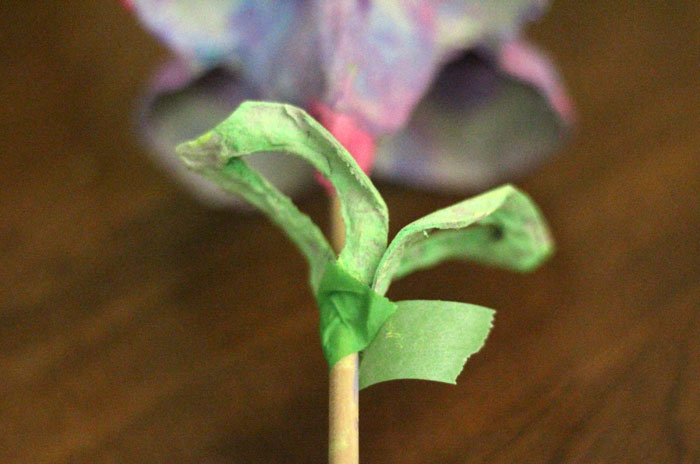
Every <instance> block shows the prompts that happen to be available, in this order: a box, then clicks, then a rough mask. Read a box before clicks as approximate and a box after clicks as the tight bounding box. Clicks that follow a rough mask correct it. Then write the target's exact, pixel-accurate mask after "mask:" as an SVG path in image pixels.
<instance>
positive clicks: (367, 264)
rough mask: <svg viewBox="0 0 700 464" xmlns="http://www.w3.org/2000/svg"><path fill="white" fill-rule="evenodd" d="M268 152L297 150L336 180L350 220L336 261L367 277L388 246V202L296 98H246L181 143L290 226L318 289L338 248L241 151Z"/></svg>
mask: <svg viewBox="0 0 700 464" xmlns="http://www.w3.org/2000/svg"><path fill="white" fill-rule="evenodd" d="M265 152H278V153H281V154H288V155H293V156H298V157H300V158H302V159H304V160H306V161H307V162H309V163H310V164H311V165H313V167H314V168H316V169H317V170H318V171H319V172H321V174H323V175H324V176H325V177H326V178H327V179H328V180H329V181H330V182H331V183H332V184H333V186H334V187H335V189H336V191H337V192H338V196H339V198H340V201H341V213H342V216H343V220H344V222H345V227H346V234H345V236H346V243H345V248H344V249H343V251H342V252H341V254H340V257H339V258H338V262H339V264H340V265H341V266H343V267H344V268H345V269H346V270H347V271H348V272H350V273H351V274H353V275H354V276H356V277H357V278H359V279H360V280H361V281H363V282H365V283H369V282H370V281H371V279H372V277H373V275H374V269H375V268H376V265H377V263H378V262H379V259H380V258H381V256H382V254H383V253H384V250H385V248H386V242H387V233H388V214H387V211H386V205H385V203H384V200H383V199H382V197H381V196H380V195H379V193H378V192H377V190H376V189H375V188H374V185H373V184H372V183H371V181H370V180H369V178H368V177H367V176H366V175H365V174H364V173H363V172H362V170H361V169H360V168H359V167H358V166H357V163H356V162H355V160H354V159H353V158H352V156H350V154H349V153H348V152H347V151H346V150H345V149H344V148H343V147H342V145H340V143H338V142H337V141H336V140H335V138H333V136H332V135H331V134H330V133H329V132H328V131H326V130H325V129H324V128H323V127H322V126H321V125H320V124H319V123H317V122H316V121H315V120H314V119H313V118H312V117H311V116H309V115H308V114H307V113H306V112H304V111H303V110H301V109H299V108H296V107H294V106H291V105H284V104H278V103H264V102H245V103H243V104H241V105H240V106H239V107H238V109H237V110H236V111H234V113H233V114H232V115H231V116H229V117H228V119H226V120H225V121H224V122H222V123H221V124H219V125H218V126H216V127H215V128H214V129H213V130H211V131H210V132H208V133H206V134H204V135H203V136H201V137H199V138H198V139H196V140H194V141H191V142H187V143H184V144H181V145H180V146H178V148H177V153H178V155H179V156H180V157H181V158H182V160H183V161H184V162H185V164H186V165H187V166H188V167H189V168H190V169H193V170H194V171H197V172H199V173H200V174H202V175H203V176H205V177H207V178H209V179H210V180H212V181H214V182H215V183H217V184H218V185H219V186H221V187H222V188H223V189H225V190H227V191H229V192H232V193H235V194H238V195H241V196H242V197H244V198H245V199H246V200H247V201H249V202H250V203H252V204H253V205H254V206H256V207H257V208H259V209H261V210H262V211H263V212H264V213H265V214H266V215H267V216H268V217H269V218H270V219H271V220H272V221H274V222H275V223H276V224H277V225H279V226H280V227H281V228H282V229H283V230H284V231H285V233H286V234H287V235H288V236H289V237H290V239H291V240H292V241H293V242H294V243H295V244H296V245H297V246H298V247H299V249H300V250H301V252H302V253H303V254H304V256H305V257H306V258H307V260H308V261H309V265H310V267H311V276H310V281H311V287H312V289H313V290H314V292H315V291H316V289H317V288H318V284H319V282H320V279H321V276H322V274H323V272H324V270H325V267H326V264H327V263H328V262H329V261H334V258H335V254H334V253H333V251H332V249H331V247H330V245H329V244H328V242H327V240H326V239H325V237H324V236H323V234H322V233H321V231H320V230H319V229H318V227H317V226H316V225H315V224H314V223H313V222H312V221H311V220H310V219H309V218H308V217H307V216H306V215H305V214H303V213H301V212H300V211H299V210H298V209H297V208H296V206H294V204H293V203H292V202H291V200H290V199H289V198H288V197H287V196H286V195H284V194H282V193H281V192H280V191H279V190H278V189H277V188H276V187H275V186H274V185H272V184H270V183H269V182H268V181H267V180H266V179H264V178H263V177H261V176H260V175H259V174H258V173H257V172H255V171H254V170H253V169H251V168H250V167H248V165H247V164H246V163H245V162H244V161H243V160H242V159H241V158H242V157H244V156H251V155H255V154H257V153H265Z"/></svg>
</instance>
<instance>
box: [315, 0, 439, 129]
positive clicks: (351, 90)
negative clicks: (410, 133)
mask: <svg viewBox="0 0 700 464" xmlns="http://www.w3.org/2000/svg"><path fill="white" fill-rule="evenodd" d="M319 4H320V5H319V8H320V12H321V17H320V19H319V21H320V23H319V27H320V31H321V48H322V57H323V68H324V71H325V74H326V82H327V94H326V96H325V98H324V100H325V102H326V104H328V105H329V106H330V107H332V108H333V110H334V111H336V112H339V113H343V114H347V115H349V116H351V117H353V118H355V119H357V120H358V121H360V122H361V123H363V124H366V125H367V127H368V128H369V129H371V130H372V131H374V132H375V133H386V132H390V131H393V130H395V129H397V128H398V127H401V125H403V123H404V122H405V121H406V119H407V118H408V116H409V114H410V112H411V109H412V108H413V105H414V104H415V102H416V101H417V100H418V98H420V96H421V95H422V94H423V92H424V91H425V89H426V88H427V86H428V84H429V82H430V80H431V79H432V77H433V74H434V72H435V67H436V66H437V51H436V49H435V44H434V40H433V32H434V31H433V28H434V24H433V20H432V15H431V11H432V7H431V6H428V4H427V3H424V2H417V1H415V0H410V1H404V2H394V1H385V2H369V1H357V0H338V1H326V2H319Z"/></svg>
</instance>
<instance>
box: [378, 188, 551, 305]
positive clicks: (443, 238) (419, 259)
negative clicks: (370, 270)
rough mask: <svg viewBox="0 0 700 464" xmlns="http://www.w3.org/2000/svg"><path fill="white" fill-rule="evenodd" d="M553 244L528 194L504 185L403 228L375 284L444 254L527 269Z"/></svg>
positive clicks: (385, 284) (382, 286)
mask: <svg viewBox="0 0 700 464" xmlns="http://www.w3.org/2000/svg"><path fill="white" fill-rule="evenodd" d="M553 250H554V246H553V242H552V239H551V236H550V234H549V231H548V230H547V227H546V225H545V222H544V218H543V217H542V214H541V213H540V212H539V210H538V209H537V207H536V206H535V204H534V203H533V202H532V200H530V198H529V197H528V196H527V195H526V194H524V193H523V192H521V191H520V190H518V189H516V188H515V187H513V186H512V185H504V186H502V187H498V188H496V189H493V190H491V191H489V192H486V193H484V194H481V195H479V196H476V197H474V198H470V199H468V200H465V201H462V202H460V203H457V204H456V205H452V206H450V207H447V208H444V209H441V210H439V211H436V212H434V213H431V214H429V215H427V216H425V217H423V218H421V219H419V220H417V221H415V222H413V223H411V224H409V225H407V226H406V227H404V228H403V229H401V230H400V231H399V233H398V234H396V237H395V238H394V240H392V242H391V244H390V245H389V248H388V249H387V251H386V253H384V256H383V257H382V260H381V262H380V263H379V266H378V267H377V272H376V275H375V277H374V283H373V287H374V290H375V291H376V292H377V293H379V294H380V295H383V294H384V293H386V291H387V289H388V288H389V285H390V283H391V280H392V279H393V278H398V277H402V276H404V275H407V274H410V273H411V272H414V271H416V270H419V269H423V268H426V267H429V266H432V265H435V264H437V263H439V262H441V261H444V260H447V259H463V260H472V261H476V262H479V263H483V264H489V265H493V266H498V267H502V268H505V269H510V270H517V271H521V272H526V271H530V270H533V269H535V268H537V267H538V266H539V265H540V264H541V263H542V262H544V261H545V260H546V259H547V258H548V257H549V256H550V255H551V254H552V252H553Z"/></svg>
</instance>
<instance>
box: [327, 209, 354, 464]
mask: <svg viewBox="0 0 700 464" xmlns="http://www.w3.org/2000/svg"><path fill="white" fill-rule="evenodd" d="M331 241H332V242H333V247H334V248H335V249H336V251H340V250H341V249H342V248H343V244H344V243H345V224H344V223H343V218H342V215H341V213H340V200H338V196H337V195H331ZM328 395H329V401H328V419H329V423H328V463H329V464H358V463H359V462H360V447H359V427H358V425H359V424H358V421H359V402H358V356H357V353H355V354H351V355H349V356H346V357H344V358H343V359H341V360H340V361H338V362H337V363H336V365H335V366H333V369H331V372H330V377H329V388H328Z"/></svg>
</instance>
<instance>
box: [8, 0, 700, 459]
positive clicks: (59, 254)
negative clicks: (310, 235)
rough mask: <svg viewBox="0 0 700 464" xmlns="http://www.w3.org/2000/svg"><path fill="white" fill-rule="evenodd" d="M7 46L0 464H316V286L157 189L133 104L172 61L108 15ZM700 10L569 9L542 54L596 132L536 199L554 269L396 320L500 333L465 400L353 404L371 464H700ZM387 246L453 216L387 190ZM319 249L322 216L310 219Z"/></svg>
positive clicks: (271, 243)
mask: <svg viewBox="0 0 700 464" xmlns="http://www.w3.org/2000/svg"><path fill="white" fill-rule="evenodd" d="M7 3H8V5H6V6H5V8H3V15H2V16H1V19H0V22H1V23H2V28H0V31H1V32H0V34H1V36H2V43H3V51H2V53H0V63H1V64H2V70H3V72H2V79H0V95H2V99H1V101H2V111H1V112H0V125H1V126H2V131H1V132H0V153H2V156H1V157H0V168H1V169H0V176H1V177H0V179H1V181H2V189H0V217H1V218H2V220H1V221H0V283H1V284H0V302H2V303H1V306H0V424H1V425H0V462H2V463H10V464H12V463H18V464H19V463H22V464H26V463H180V462H182V463H216V464H218V463H268V462H269V463H272V462H275V463H280V462H284V463H308V462H317V463H321V462H324V460H325V455H326V451H325V447H326V431H325V427H326V414H327V413H326V387H327V381H326V367H325V364H324V362H323V359H322V356H321V353H320V350H319V344H318V342H317V321H316V317H317V316H316V313H315V309H314V306H313V302H312V300H311V297H310V295H309V292H308V290H307V288H306V280H305V277H304V275H305V272H306V270H305V264H304V262H303V261H302V259H301V257H300V256H299V254H298V253H297V252H296V251H295V250H294V249H293V247H291V246H288V244H287V243H286V242H285V239H284V238H283V237H282V236H281V234H280V233H279V232H278V231H277V230H276V229H275V228H274V227H273V226H271V225H269V224H268V223H267V222H266V221H265V220H263V219H262V218H260V217H258V216H244V215H237V214H231V213H229V212H225V211H209V210H206V209H204V208H202V207H201V206H199V205H198V204H196V203H195V202H194V201H193V200H191V199H190V198H189V197H188V196H187V195H186V194H184V193H183V192H181V191H180V190H179V188H178V187H177V186H175V185H174V184H173V183H172V181H171V180H170V179H168V178H167V177H166V176H165V175H164V174H163V173H161V172H160V171H159V170H158V169H157V168H155V167H154V166H153V165H152V164H151V162H150V161H149V159H148V157H147V156H146V153H145V152H144V150H143V149H142V147H141V146H140V145H139V144H138V142H137V140H136V139H135V137H134V135H133V131H132V122H131V121H132V114H133V109H134V102H135V101H136V98H137V96H138V94H139V92H140V90H141V88H142V85H143V83H144V82H145V81H146V79H147V78H148V76H149V74H150V72H151V70H152V69H153V67H154V66H155V64H156V63H158V62H160V61H161V60H162V59H163V58H164V56H165V51H164V50H163V49H162V48H160V47H159V46H158V45H157V44H156V43H155V42H154V41H153V39H151V38H150V37H149V36H148V35H147V34H146V33H144V32H143V31H142V30H141V29H140V28H139V27H138V25H136V24H135V22H134V21H133V19H132V18H131V17H129V15H128V14H127V13H126V12H124V11H122V10H121V9H120V7H119V6H118V5H117V4H116V2H109V1H96V0H89V1H75V0H73V1H65V2H54V3H50V2H7ZM699 10H700V8H699V7H698V3H697V2H695V1H676V2H660V1H654V2H636V1H631V0H628V1H620V2H607V1H603V0H595V1H587V2H563V1H562V2H558V3H556V4H555V5H554V7H553V9H552V11H551V14H549V15H548V16H547V17H546V19H545V20H544V21H543V22H541V23H539V24H538V25H536V26H534V27H532V28H531V30H530V35H531V36H532V37H533V39H534V40H535V41H536V42H538V43H539V44H541V45H542V46H544V47H546V48H547V49H548V50H549V51H550V53H551V55H552V56H553V57H554V59H555V60H556V61H557V63H558V64H559V65H560V68H561V70H562V73H563V74H564V75H565V76H566V78H567V82H568V85H569V88H570V91H571V94H572V96H573V98H574V100H575V101H576V103H577V106H578V111H579V119H580V121H579V124H578V129H577V133H576V135H575V137H574V139H573V140H572V141H571V143H570V144H569V145H568V147H567V148H566V149H565V150H563V152H562V153H561V155H560V156H559V157H558V158H556V159H555V160H553V161H551V162H549V163H548V164H546V165H545V166H544V167H543V168H541V169H539V170H538V171H537V172H536V173H533V174H531V175H530V176H528V177H527V178H526V179H523V180H522V182H521V185H522V186H523V187H524V188H525V189H526V190H527V191H528V192H530V193H531V195H532V196H533V197H534V198H535V199H536V200H537V202H538V203H539V204H540V205H542V209H543V210H544V212H545V214H546V216H547V217H548V218H549V220H550V222H551V224H552V227H553V230H554V234H555V236H556V238H557V241H558V253H557V255H556V257H555V258H554V259H553V260H552V261H551V263H549V264H548V265H547V266H546V267H544V268H543V269H542V270H540V271H538V272H537V273H535V274H533V275H528V276H520V275H511V274H508V273H505V272H499V271H495V270H489V269H483V268H479V267H476V266H469V265H464V264H446V265H442V266H440V267H438V268H437V269H436V270H434V271H432V272H430V273H424V274H420V275H415V276H412V277H410V278H407V279H405V280H403V281H400V282H398V283H397V284H396V285H395V286H394V287H393V288H392V290H391V295H392V296H393V297H394V298H404V299H405V298H442V299H453V300H457V301H468V302H473V303H477V304H482V305H485V306H489V307H493V308H497V309H498V315H497V321H496V328H495V330H494V332H493V334H492V336H491V337H490V339H489V342H488V343H487V345H486V347H485V348H484V350H483V351H482V352H481V353H480V354H479V355H478V356H476V357H474V358H473V360H471V361H470V362H469V364H468V366H467V368H466V370H465V372H464V373H463V374H462V376H461V377H460V383H459V385H458V386H456V387H452V386H445V385H437V384H429V383H422V382H409V381H407V382H391V383H387V384H380V385H377V386H375V387H372V388H370V389H368V390H366V391H363V393H362V398H361V417H362V419H361V423H362V425H361V446H362V456H363V462H366V463H402V464H410V463H421V464H430V463H435V464H437V463H513V462H518V463H551V464H555V463H601V462H606V463H683V464H689V463H700V278H699V275H700V201H699V198H698V194H699V189H700V85H699V84H700V80H699V77H700V74H699V70H700V68H698V63H699V62H698V56H700V29H699V26H698V25H699V24H700V11H699ZM380 187H381V190H382V192H383V193H384V194H385V195H386V198H387V202H388V204H389V207H390V211H391V212H392V214H393V216H392V220H393V222H392V230H393V231H396V230H397V228H398V226H399V225H401V224H405V223H406V222H408V221H410V220H411V219H414V218H416V217H418V216H419V215H421V214H423V213H427V212H429V211H432V210H434V209H435V208H437V207H439V206H443V205H446V204H448V203H451V202H453V201H455V200H457V197H452V196H444V195H435V194H426V193H421V192H417V191H413V190H406V189H399V188H396V187H392V186H389V185H381V186H380ZM301 205H302V207H303V208H304V209H305V210H306V211H308V212H309V214H311V215H312V217H313V218H314V219H315V220H316V221H318V222H319V223H322V224H327V218H326V208H327V205H326V202H325V200H324V199H323V197H322V196H318V197H314V198H308V199H306V200H304V201H303V202H302V203H301Z"/></svg>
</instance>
